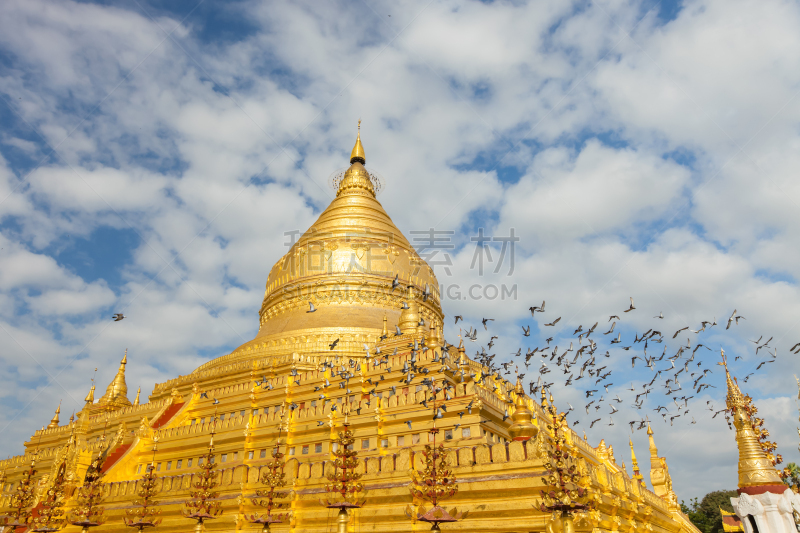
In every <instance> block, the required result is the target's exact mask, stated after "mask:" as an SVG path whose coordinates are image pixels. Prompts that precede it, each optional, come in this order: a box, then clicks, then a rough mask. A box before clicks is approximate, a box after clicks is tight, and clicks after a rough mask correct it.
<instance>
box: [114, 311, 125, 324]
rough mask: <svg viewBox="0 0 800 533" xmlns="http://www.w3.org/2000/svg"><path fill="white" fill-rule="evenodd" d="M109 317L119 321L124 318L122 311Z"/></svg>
mask: <svg viewBox="0 0 800 533" xmlns="http://www.w3.org/2000/svg"><path fill="white" fill-rule="evenodd" d="M111 318H113V319H114V322H119V321H120V320H122V319H123V318H125V315H123V314H122V313H114V316H112V317H111Z"/></svg>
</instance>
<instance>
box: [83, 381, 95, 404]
mask: <svg viewBox="0 0 800 533" xmlns="http://www.w3.org/2000/svg"><path fill="white" fill-rule="evenodd" d="M83 401H84V402H86V403H87V404H93V403H94V383H92V388H91V389H89V394H87V395H86V398H84V399H83Z"/></svg>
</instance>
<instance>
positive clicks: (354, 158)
mask: <svg viewBox="0 0 800 533" xmlns="http://www.w3.org/2000/svg"><path fill="white" fill-rule="evenodd" d="M355 162H359V163H361V164H362V165H364V164H366V162H367V160H366V158H365V157H364V146H362V145H361V119H358V135H357V136H356V145H355V146H353V151H352V152H350V164H351V165H352V164H353V163H355Z"/></svg>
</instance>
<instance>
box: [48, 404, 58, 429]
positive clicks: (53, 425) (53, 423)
mask: <svg viewBox="0 0 800 533" xmlns="http://www.w3.org/2000/svg"><path fill="white" fill-rule="evenodd" d="M60 414H61V402H60V401H59V402H58V408H57V409H56V414H55V416H54V417H53V419H52V420H50V423H49V424H47V427H48V429H49V428H57V427H58V422H59V421H58V415H60Z"/></svg>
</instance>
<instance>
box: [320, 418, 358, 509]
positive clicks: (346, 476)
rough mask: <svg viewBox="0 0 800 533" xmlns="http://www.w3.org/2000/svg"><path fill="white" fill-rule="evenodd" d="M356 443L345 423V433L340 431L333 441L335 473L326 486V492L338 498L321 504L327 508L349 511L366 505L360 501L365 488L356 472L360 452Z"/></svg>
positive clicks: (329, 477) (329, 476) (329, 475)
mask: <svg viewBox="0 0 800 533" xmlns="http://www.w3.org/2000/svg"><path fill="white" fill-rule="evenodd" d="M354 442H355V439H354V438H353V432H352V431H350V429H349V424H347V422H345V424H344V431H340V432H339V433H338V436H337V437H336V439H334V440H333V444H334V446H333V448H334V450H333V452H332V453H333V456H334V457H335V459H334V461H333V466H334V471H333V473H332V474H328V481H330V483H328V484H327V485H325V492H327V493H328V494H331V495H337V496H338V497H336V498H335V499H334V500H333V501H331V500H330V499H327V500H325V501H323V502H320V503H322V505H324V506H325V507H328V508H332V509H333V508H338V509H348V508H357V507H361V506H362V505H364V501H363V499H362V500H360V501H359V493H361V492H362V491H363V490H364V486H363V485H362V484H361V483H360V482H359V481H358V480H359V479H361V474H359V473H357V472H356V467H357V466H358V452H357V451H355V449H354V447H353V443H354Z"/></svg>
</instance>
